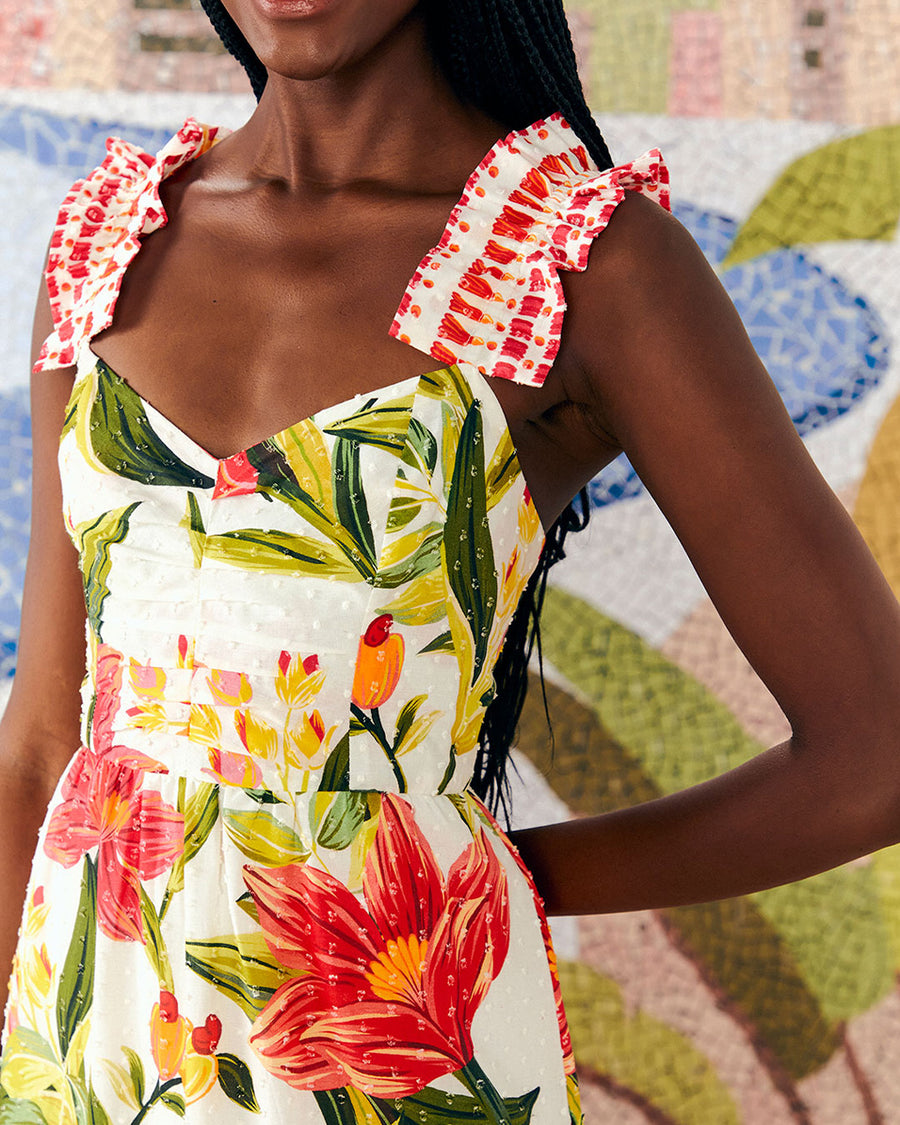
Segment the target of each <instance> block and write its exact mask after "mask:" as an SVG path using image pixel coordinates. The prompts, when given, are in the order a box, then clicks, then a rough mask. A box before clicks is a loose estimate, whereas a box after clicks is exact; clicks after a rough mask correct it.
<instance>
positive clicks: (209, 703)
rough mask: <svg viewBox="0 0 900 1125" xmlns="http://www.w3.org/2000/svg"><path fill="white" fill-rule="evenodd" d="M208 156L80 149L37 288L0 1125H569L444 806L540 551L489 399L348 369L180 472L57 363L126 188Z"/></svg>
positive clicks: (536, 934) (555, 994)
mask: <svg viewBox="0 0 900 1125" xmlns="http://www.w3.org/2000/svg"><path fill="white" fill-rule="evenodd" d="M214 137H215V131H214V130H209V129H207V128H206V127H205V126H199V125H197V124H196V123H195V122H188V123H187V124H186V126H185V127H184V129H183V130H182V131H181V132H180V133H179V134H178V135H177V136H176V137H175V138H173V141H172V142H170V144H169V145H168V146H166V148H165V149H164V150H163V151H162V152H161V153H160V154H159V155H158V156H157V157H156V158H155V159H154V158H152V157H149V156H147V155H146V154H141V153H139V152H138V151H137V150H134V149H132V148H131V147H130V146H127V145H125V144H124V143H123V142H119V141H111V142H110V156H109V157H108V159H107V161H106V162H105V163H104V165H103V166H102V167H101V169H98V170H97V172H95V173H94V174H93V175H92V176H90V177H88V178H87V180H85V181H83V182H82V183H81V184H80V185H76V188H75V189H73V192H72V193H71V194H70V196H69V197H68V198H67V200H66V203H65V205H64V207H63V211H62V213H61V217H60V228H59V230H58V232H57V237H56V238H55V247H54V254H55V256H54V255H51V259H50V262H49V266H48V278H52V282H53V285H54V286H55V287H56V288H55V290H54V288H52V287H51V293H55V296H54V316H55V330H54V334H53V335H52V336H51V337H50V339H49V340H48V342H47V344H46V345H45V348H44V350H43V352H42V355H41V359H40V360H39V363H38V368H39V369H40V368H42V367H53V366H60V365H63V364H67V363H72V362H74V363H76V364H77V377H76V381H75V385H74V388H73V391H72V395H71V399H70V401H69V404H68V408H67V411H66V416H65V423H64V427H63V432H62V437H61V441H60V451H59V460H60V471H61V477H62V482H63V505H64V517H65V522H66V527H67V529H68V532H69V534H70V536H71V538H72V541H73V543H74V544H75V546H76V548H77V550H78V554H79V560H80V565H81V570H82V573H83V577H84V586H85V598H86V605H87V638H86V640H87V675H86V677H85V681H84V685H83V703H84V706H83V713H82V732H81V733H82V745H81V747H80V748H79V749H77V751H76V752H75V753H74V755H73V758H72V760H71V762H70V764H69V766H68V767H67V769H66V770H65V772H64V774H63V777H62V778H61V779H60V783H59V785H58V787H57V791H56V793H55V795H54V797H53V799H52V801H51V804H50V808H49V809H48V813H47V817H46V820H45V822H44V825H43V827H42V830H41V834H40V839H39V845H38V852H37V855H36V857H35V862H34V865H33V869H32V873H31V879H30V883H29V888H28V896H27V901H26V904H25V911H24V915H23V923H22V929H21V934H20V940H19V945H18V949H17V953H16V959H15V963H14V967H13V975H12V979H11V990H10V1001H9V1005H8V1007H7V1011H6V1018H5V1039H4V1049H3V1054H2V1058H0V1120H3V1121H4V1122H22V1123H26V1122H27V1123H38V1125H40V1123H41V1122H46V1123H47V1125H57V1123H58V1125H106V1123H110V1125H138V1123H140V1122H142V1121H150V1122H157V1121H159V1122H161V1121H165V1120H168V1119H171V1118H172V1116H173V1115H174V1116H178V1117H185V1118H186V1119H187V1120H188V1121H189V1122H193V1123H200V1122H205V1121H212V1120H216V1121H221V1120H222V1119H223V1118H224V1119H226V1120H229V1121H231V1120H238V1119H242V1118H243V1117H245V1116H247V1117H248V1119H249V1118H251V1117H252V1116H254V1115H261V1116H262V1117H263V1118H265V1119H266V1120H271V1121H291V1122H292V1123H294V1122H305V1121H310V1122H320V1121H322V1120H323V1119H324V1121H325V1122H326V1123H327V1125H351V1123H356V1122H359V1123H362V1122H366V1123H370V1122H371V1123H380V1125H413V1123H414V1122H415V1123H416V1125H428V1123H429V1122H441V1121H447V1120H453V1121H455V1122H459V1123H460V1125H465V1123H466V1122H484V1121H488V1122H493V1123H494V1125H500V1123H501V1122H504V1123H505V1122H514V1123H515V1125H528V1123H534V1125H543V1123H545V1122H561V1121H569V1120H571V1119H574V1120H576V1122H577V1121H578V1120H580V1110H579V1108H578V1096H577V1085H576V1082H575V1076H574V1066H573V1062H572V1057H571V1050H570V1046H569V1039H568V1032H567V1029H566V1024H565V1014H564V1012H563V1008H562V1003H561V999H560V996H559V988H558V982H557V979H556V973H555V959H554V956H553V951H552V948H551V946H550V940H549V931H548V929H547V926H546V919H545V918H544V916H543V910H542V906H541V903H540V900H539V899H538V896H537V894H536V892H535V890H534V887H533V884H532V882H531V879H530V876H529V875H528V872H527V871H526V870H525V869H524V867H523V866H522V864H521V861H520V860H519V858H518V856H517V854H516V852H515V849H514V848H513V847H512V845H511V844H510V843H509V841H508V840H507V838H506V837H505V836H504V835H503V833H502V832H501V831H500V830H499V828H498V827H497V825H496V824H495V823H494V821H493V820H492V819H491V818H490V816H489V815H488V814H487V812H486V811H485V809H484V808H483V806H482V805H481V804H480V802H479V801H478V800H477V799H476V798H475V797H474V796H472V795H471V793H469V791H468V789H467V786H468V782H469V780H470V778H471V774H472V765H473V760H474V755H475V749H476V745H477V739H478V732H479V728H480V725H481V721H482V718H483V715H484V711H485V709H486V707H487V706H488V704H489V703H490V700H491V699H492V697H493V692H494V682H493V668H494V664H495V662H496V659H497V656H498V654H499V651H500V648H501V646H502V643H503V638H504V635H505V633H506V629H507V626H508V624H509V622H510V619H511V617H512V614H513V612H514V610H515V607H516V605H517V603H518V600H519V598H520V596H521V593H522V591H523V589H524V587H525V585H526V583H527V581H528V578H529V576H530V575H531V573H532V571H533V569H534V567H535V565H536V562H537V559H538V556H539V553H540V549H541V545H542V542H543V536H542V529H541V526H540V523H539V520H538V517H537V514H536V512H535V509H534V504H533V502H532V500H531V497H530V495H529V492H528V489H527V487H526V484H525V481H524V479H523V477H522V474H521V471H520V468H519V465H518V461H517V458H516V453H515V449H514V447H513V443H512V440H511V438H510V434H509V430H508V428H507V425H506V421H505V418H504V415H503V412H502V411H501V409H500V406H499V404H498V402H497V400H496V398H495V397H494V394H493V392H492V390H491V388H490V385H489V384H488V382H487V381H486V379H485V378H484V376H483V375H482V373H481V372H480V371H479V370H478V367H477V366H476V365H475V364H474V363H472V362H471V361H470V360H468V359H467V358H465V357H464V356H457V357H455V359H456V362H453V363H450V362H448V363H446V364H445V365H444V366H441V367H440V368H438V369H437V370H435V371H433V372H431V373H429V374H426V375H424V376H421V377H416V378H413V379H408V380H404V381H401V382H398V383H394V384H392V385H389V386H379V382H380V380H379V373H378V372H377V371H374V370H373V372H372V373H371V383H372V385H373V388H374V389H373V390H371V391H370V392H367V393H364V394H360V395H358V396H356V397H355V398H353V399H351V400H348V401H346V402H343V403H338V404H336V405H334V406H333V407H329V408H328V409H325V410H322V411H320V412H319V413H317V414H316V415H315V416H313V417H310V418H306V419H302V420H300V421H298V422H296V423H295V424H293V425H291V426H289V427H287V428H286V429H284V430H282V431H280V432H279V433H277V434H274V435H272V436H271V437H270V438H268V439H266V440H265V441H261V442H258V443H256V444H255V445H253V446H251V447H249V448H247V449H244V450H241V451H239V452H238V453H235V454H234V455H233V456H230V457H227V458H214V457H212V456H211V455H210V454H209V453H208V452H207V451H205V450H204V449H203V448H202V447H200V446H199V445H197V443H196V442H194V441H193V440H192V439H191V438H190V437H189V436H188V435H187V434H185V433H184V432H183V431H181V430H180V429H179V428H178V427H177V426H176V425H174V424H173V423H172V422H171V421H170V420H168V419H167V418H165V417H164V416H163V415H162V414H161V413H159V411H157V410H156V409H154V407H153V406H152V404H151V403H149V402H147V401H145V400H144V399H142V398H141V397H140V396H139V395H137V394H136V393H135V391H134V390H133V389H132V388H131V387H130V386H129V384H128V383H127V382H126V381H125V380H123V379H122V378H121V377H120V376H119V375H118V374H117V373H115V372H114V371H112V370H111V369H110V368H109V367H108V366H107V365H106V364H105V363H103V362H102V361H101V360H99V359H98V358H97V356H96V355H94V353H93V352H92V351H91V349H90V346H89V345H90V339H91V337H92V335H93V334H95V333H96V332H98V331H100V329H101V328H102V327H105V326H106V325H107V324H108V323H109V322H110V320H111V317H112V313H113V310H114V307H115V300H116V296H117V293H118V289H119V285H120V284H121V278H122V273H123V272H124V269H125V268H126V267H127V265H128V262H129V261H130V260H131V258H132V257H133V256H134V253H135V252H136V250H137V248H138V245H139V238H140V237H141V235H142V234H146V233H147V232H148V231H149V230H153V229H158V227H159V226H162V225H164V224H165V221H166V217H165V213H164V211H163V209H162V206H161V204H160V202H159V194H158V187H159V183H160V180H161V178H162V177H163V176H164V175H166V174H168V173H169V172H171V170H173V169H174V168H175V167H178V166H180V164H182V163H184V161H185V160H187V159H192V158H195V157H197V156H199V155H202V153H203V152H204V151H206V149H207V148H208V147H209V145H210V144H211V143H213V141H214ZM520 147H521V142H520ZM496 157H497V160H498V161H500V160H502V158H503V152H502V146H498V149H497V152H496ZM545 157H546V152H544V151H538V152H536V154H535V158H534V159H535V161H536V163H539V164H540V163H541V161H544V159H545ZM579 159H580V157H579ZM541 174H543V172H542V173H541ZM504 182H505V181H504ZM598 182H599V181H598ZM470 186H471V185H470ZM476 186H477V184H476ZM600 188H601V189H602V190H603V191H605V190H606V187H605V186H604V185H603V184H601V185H600ZM598 190H599V189H598ZM503 206H504V203H503V201H502V200H499V201H498V202H497V207H498V214H499V213H500V212H501V211H502V209H503ZM455 214H456V213H455ZM548 222H549V220H548ZM557 241H560V240H557ZM67 250H68V255H67ZM436 276H437V275H436ZM510 278H511V279H512V282H513V283H514V284H518V283H517V282H516V281H515V279H514V275H513V274H510ZM495 281H498V282H500V283H502V284H505V283H503V282H501V279H495ZM423 285H424V282H423ZM447 296H448V300H449V295H447ZM405 308H406V310H407V312H408V313H409V315H414V314H413V312H412V303H411V302H410V301H409V300H406V301H405ZM403 315H405V314H401V319H402V316H403Z"/></svg>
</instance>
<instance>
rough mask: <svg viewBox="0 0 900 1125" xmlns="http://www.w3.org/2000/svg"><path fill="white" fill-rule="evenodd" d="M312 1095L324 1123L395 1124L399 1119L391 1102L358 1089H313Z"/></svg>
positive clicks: (328, 1124) (334, 1124) (348, 1124)
mask: <svg viewBox="0 0 900 1125" xmlns="http://www.w3.org/2000/svg"><path fill="white" fill-rule="evenodd" d="M313 1097H315V1099H316V1104H317V1105H318V1107H319V1113H321V1114H322V1118H323V1120H324V1122H325V1125H396V1123H397V1122H398V1121H399V1117H398V1113H397V1110H396V1109H395V1108H394V1106H393V1103H391V1102H380V1101H378V1100H377V1099H376V1098H370V1097H368V1095H366V1094H363V1093H362V1092H361V1091H359V1090H352V1089H348V1088H347V1087H342V1086H339V1087H338V1088H337V1089H335V1090H314V1091H313ZM420 1125H421V1123H420Z"/></svg>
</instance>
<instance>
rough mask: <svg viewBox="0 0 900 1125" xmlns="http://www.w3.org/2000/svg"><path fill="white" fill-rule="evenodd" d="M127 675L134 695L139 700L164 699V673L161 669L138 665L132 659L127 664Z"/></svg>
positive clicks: (148, 664) (150, 665) (147, 664)
mask: <svg viewBox="0 0 900 1125" xmlns="http://www.w3.org/2000/svg"><path fill="white" fill-rule="evenodd" d="M128 675H129V678H130V680H131V686H132V688H133V689H134V692H135V695H139V696H140V697H141V699H158V700H163V699H165V698H166V695H165V687H166V673H165V671H164V670H163V669H162V668H154V666H153V665H152V664H150V663H149V661H148V663H146V664H139V663H138V662H137V661H136V660H135V659H134V658H133V657H132V659H131V661H130V663H129V667H128Z"/></svg>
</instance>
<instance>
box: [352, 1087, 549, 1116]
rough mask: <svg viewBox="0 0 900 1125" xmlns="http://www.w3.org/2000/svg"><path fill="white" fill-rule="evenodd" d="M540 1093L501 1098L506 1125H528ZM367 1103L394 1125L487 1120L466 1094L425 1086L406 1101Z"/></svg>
mask: <svg viewBox="0 0 900 1125" xmlns="http://www.w3.org/2000/svg"><path fill="white" fill-rule="evenodd" d="M540 1092H541V1091H540V1087H538V1088H537V1089H534V1090H530V1091H529V1092H528V1093H527V1094H523V1095H522V1096H521V1097H519V1098H503V1099H502V1102H503V1118H504V1120H505V1121H507V1122H508V1123H509V1125H528V1123H529V1122H530V1120H531V1114H532V1111H533V1110H534V1106H535V1103H536V1102H537V1099H538V1096H539V1095H540ZM371 1100H372V1101H373V1102H375V1103H376V1104H377V1105H378V1106H379V1107H380V1109H381V1112H382V1113H383V1114H385V1115H386V1114H388V1113H390V1112H391V1111H393V1113H392V1118H388V1120H391V1119H393V1120H395V1121H396V1122H397V1125H452V1123H453V1122H459V1123H460V1125H466V1123H468V1122H481V1123H483V1122H485V1121H490V1120H491V1117H490V1116H489V1115H488V1114H487V1113H486V1112H485V1110H484V1107H483V1105H482V1103H481V1102H479V1101H476V1099H475V1098H472V1097H469V1095H468V1094H449V1093H447V1092H446V1091H444V1090H437V1089H434V1088H433V1087H431V1086H426V1087H425V1089H424V1090H421V1091H420V1092H419V1093H418V1094H411V1095H410V1096H409V1097H407V1098H398V1099H396V1100H394V1101H391V1100H390V1099H383V1098H373V1099H371ZM398 1111H399V1116H398ZM497 1116H499V1114H498V1115H497Z"/></svg>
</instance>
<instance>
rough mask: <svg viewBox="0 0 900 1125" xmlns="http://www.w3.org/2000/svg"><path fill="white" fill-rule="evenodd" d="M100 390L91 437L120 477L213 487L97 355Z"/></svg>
mask: <svg viewBox="0 0 900 1125" xmlns="http://www.w3.org/2000/svg"><path fill="white" fill-rule="evenodd" d="M96 371H97V393H96V394H95V395H94V401H93V403H92V404H91V421H90V440H91V445H92V446H93V450H94V453H95V455H96V457H97V460H98V461H100V463H101V464H102V465H105V466H106V468H107V469H111V470H112V472H114V473H116V474H117V475H118V476H120V477H126V478H127V479H128V480H134V481H140V483H141V484H159V485H167V484H168V485H177V486H180V487H182V488H184V487H186V488H212V487H213V485H214V484H215V483H216V482H215V481H214V480H213V479H212V477H208V476H206V474H205V473H201V472H199V471H198V470H197V469H194V468H192V467H191V466H190V465H187V464H185V462H184V461H182V460H181V459H180V458H179V457H176V455H175V454H174V453H173V452H172V450H171V449H169V447H168V446H167V445H166V444H165V442H164V441H163V440H162V439H161V438H160V437H159V435H158V434H157V433H156V431H155V430H154V429H153V427H152V426H151V425H150V422H149V420H148V418H147V414H146V412H145V410H144V403H143V401H142V400H141V398H140V396H139V395H138V394H137V393H136V392H135V391H133V390H132V389H131V387H129V386H128V384H127V383H126V382H125V381H124V380H123V379H121V378H120V377H119V376H118V375H117V374H116V373H115V372H114V371H113V370H112V369H111V368H109V367H107V366H106V364H105V363H104V362H103V360H101V359H98V360H97V364H96Z"/></svg>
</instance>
